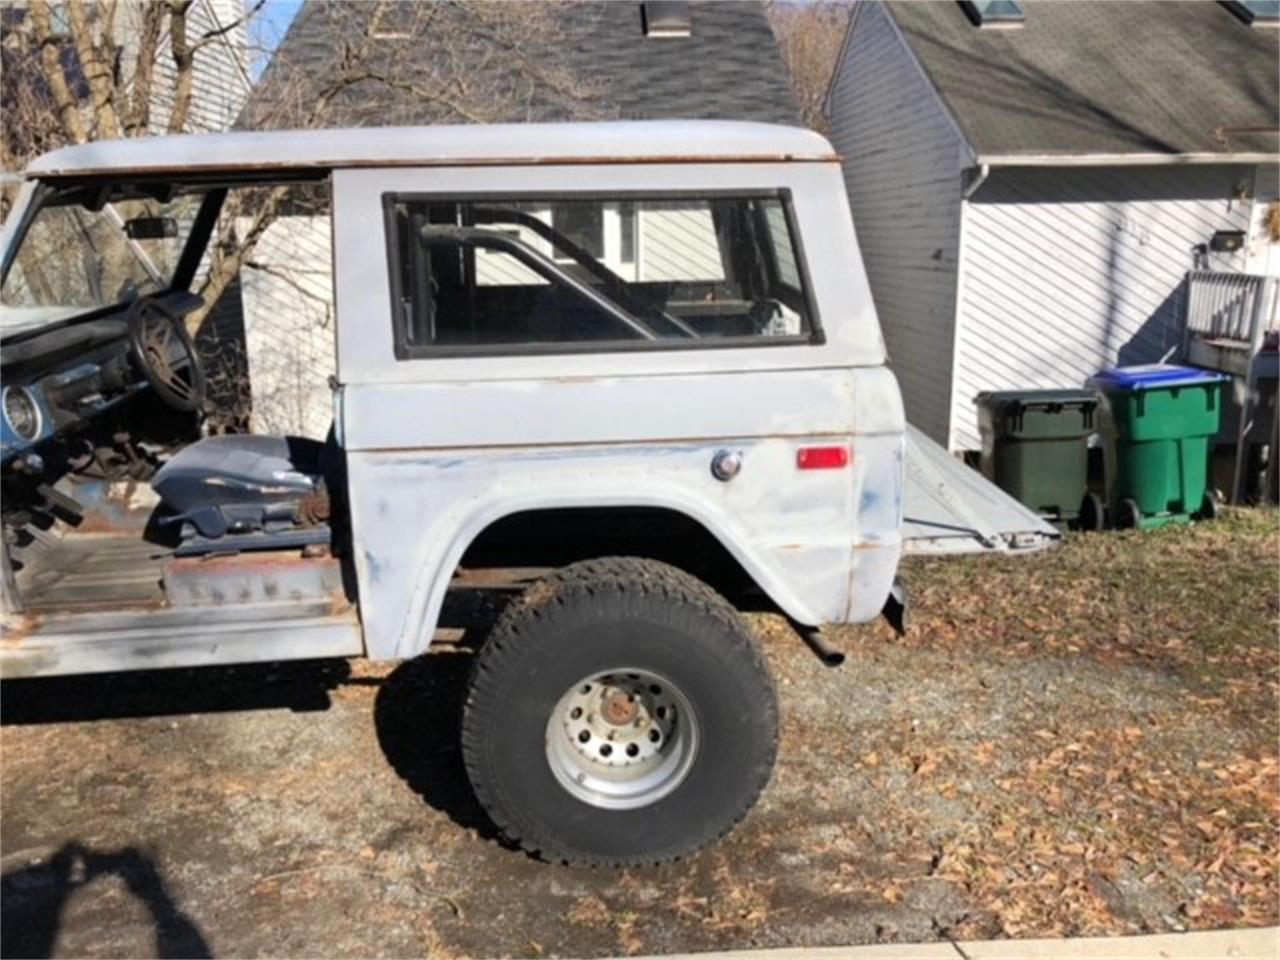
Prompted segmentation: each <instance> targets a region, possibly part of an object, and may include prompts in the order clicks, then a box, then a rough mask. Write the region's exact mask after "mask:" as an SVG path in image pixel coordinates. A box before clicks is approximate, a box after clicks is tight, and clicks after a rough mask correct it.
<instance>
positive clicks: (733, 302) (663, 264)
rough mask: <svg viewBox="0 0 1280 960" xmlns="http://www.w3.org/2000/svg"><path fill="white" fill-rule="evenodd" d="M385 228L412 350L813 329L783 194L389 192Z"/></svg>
mask: <svg viewBox="0 0 1280 960" xmlns="http://www.w3.org/2000/svg"><path fill="white" fill-rule="evenodd" d="M609 225H613V226H614V227H616V229H617V231H618V234H619V235H618V236H616V237H614V236H612V235H608V230H607V227H608V226H609ZM387 226H388V230H389V232H390V238H389V239H390V245H389V249H390V250H391V251H392V262H391V281H392V290H393V298H394V303H395V311H394V317H393V322H394V323H395V342H396V352H397V356H398V357H400V358H402V359H405V358H411V357H418V356H430V355H433V354H434V355H439V354H441V353H448V354H459V353H463V354H465V353H511V352H513V351H515V350H517V349H518V350H520V351H521V352H529V351H541V352H551V353H554V352H568V351H574V350H579V351H580V350H590V349H596V350H623V349H637V348H638V349H646V348H647V349H654V348H667V349H671V348H685V347H713V346H734V345H739V346H741V345H744V344H748V343H765V342H767V343H779V344H782V343H804V342H810V341H811V340H813V336H812V334H813V331H814V329H815V326H816V324H815V322H814V314H813V310H812V307H811V304H810V301H809V298H808V286H807V283H806V282H805V279H804V274H803V269H802V266H801V260H800V257H799V256H798V251H797V249H796V244H795V239H794V237H795V233H794V230H793V229H792V219H791V215H790V210H789V205H788V200H787V198H786V196H784V195H782V194H779V193H772V194H762V195H759V196H756V195H750V196H739V195H733V196H714V195H712V196H705V197H697V198H689V197H674V198H665V197H660V196H655V197H644V198H636V197H634V195H633V196H628V197H626V198H622V197H603V198H597V197H591V198H582V199H578V198H561V197H555V198H549V199H537V198H530V197H512V198H509V199H494V198H491V197H487V198H484V199H475V200H470V199H448V200H445V199H435V198H432V199H419V198H411V197H391V198H389V199H388V203H387ZM628 237H629V238H630V240H628V239H627V238H628ZM606 254H608V255H607V256H606Z"/></svg>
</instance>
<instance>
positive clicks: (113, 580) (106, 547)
mask: <svg viewBox="0 0 1280 960" xmlns="http://www.w3.org/2000/svg"><path fill="white" fill-rule="evenodd" d="M24 552H25V553H26V557H25V558H24V561H25V562H24V567H23V569H22V570H20V571H19V572H18V575H17V579H18V590H19V592H20V593H21V594H22V600H23V606H24V608H25V609H27V610H31V611H37V610H53V609H59V610H67V609H79V608H83V607H102V606H134V605H139V606H141V605H147V604H151V603H159V602H161V601H162V600H163V599H164V591H163V590H162V589H161V585H160V568H161V565H162V564H163V563H164V561H165V560H166V559H167V558H168V557H169V556H170V555H171V553H172V551H170V550H168V549H166V548H165V547H160V546H157V545H156V544H154V543H147V542H146V541H145V540H142V539H140V538H138V537H98V536H84V537H76V536H74V535H73V536H69V537H64V538H61V539H50V540H47V541H45V542H44V543H42V544H41V545H40V549H39V550H35V551H24Z"/></svg>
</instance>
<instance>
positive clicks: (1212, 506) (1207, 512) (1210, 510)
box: [1196, 491, 1218, 520]
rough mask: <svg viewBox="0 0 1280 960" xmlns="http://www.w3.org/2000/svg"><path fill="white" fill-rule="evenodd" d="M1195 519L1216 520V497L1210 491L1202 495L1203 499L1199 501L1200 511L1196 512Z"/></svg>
mask: <svg viewBox="0 0 1280 960" xmlns="http://www.w3.org/2000/svg"><path fill="white" fill-rule="evenodd" d="M1196 519H1197V520H1217V519H1218V498H1217V497H1215V496H1214V495H1213V492H1212V491H1210V492H1208V493H1206V494H1205V495H1204V499H1203V500H1201V501H1200V512H1199V513H1197V514H1196Z"/></svg>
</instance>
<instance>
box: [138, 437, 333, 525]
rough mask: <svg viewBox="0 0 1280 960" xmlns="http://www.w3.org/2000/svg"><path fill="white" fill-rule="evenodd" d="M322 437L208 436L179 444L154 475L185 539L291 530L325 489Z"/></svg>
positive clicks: (308, 513)
mask: <svg viewBox="0 0 1280 960" xmlns="http://www.w3.org/2000/svg"><path fill="white" fill-rule="evenodd" d="M323 455H324V444H322V443H320V442H319V441H316V440H308V439H306V438H303V437H269V436H254V435H250V434H235V435H229V436H221V437H206V438H205V439H203V440H199V441H197V442H196V443H193V444H191V445H190V446H189V447H186V448H184V449H182V450H180V451H179V452H178V453H177V454H176V455H174V456H173V457H172V458H171V459H170V460H169V461H168V462H167V463H166V464H165V465H164V466H162V467H161V468H160V469H159V470H158V471H156V475H155V476H154V477H153V478H152V480H151V486H152V488H153V489H154V490H155V491H156V493H157V494H158V495H159V496H160V499H161V501H162V502H163V503H164V504H165V505H166V506H167V507H168V508H169V509H170V510H171V511H173V514H172V515H171V516H169V517H167V518H165V521H164V522H165V523H182V524H183V535H184V538H187V537H190V536H194V535H197V534H198V535H199V536H200V537H202V538H204V539H207V540H216V539H219V538H221V537H224V536H227V535H228V534H245V533H262V532H268V533H269V532H272V531H276V530H288V529H293V528H296V527H298V526H301V525H303V524H304V523H306V522H307V521H308V518H309V517H311V516H312V515H313V511H310V510H307V509H305V503H306V501H308V500H314V499H315V498H316V497H317V496H323V495H324V487H325V485H324V480H323V477H322V461H323Z"/></svg>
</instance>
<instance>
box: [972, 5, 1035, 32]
mask: <svg viewBox="0 0 1280 960" xmlns="http://www.w3.org/2000/svg"><path fill="white" fill-rule="evenodd" d="M960 9H961V10H963V11H964V15H965V16H966V17H968V18H969V22H970V23H972V24H973V25H974V26H975V27H1017V26H1021V25H1022V22H1023V21H1024V20H1025V19H1026V14H1025V13H1024V12H1023V10H1022V4H1020V3H1017V2H1016V0H960Z"/></svg>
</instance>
